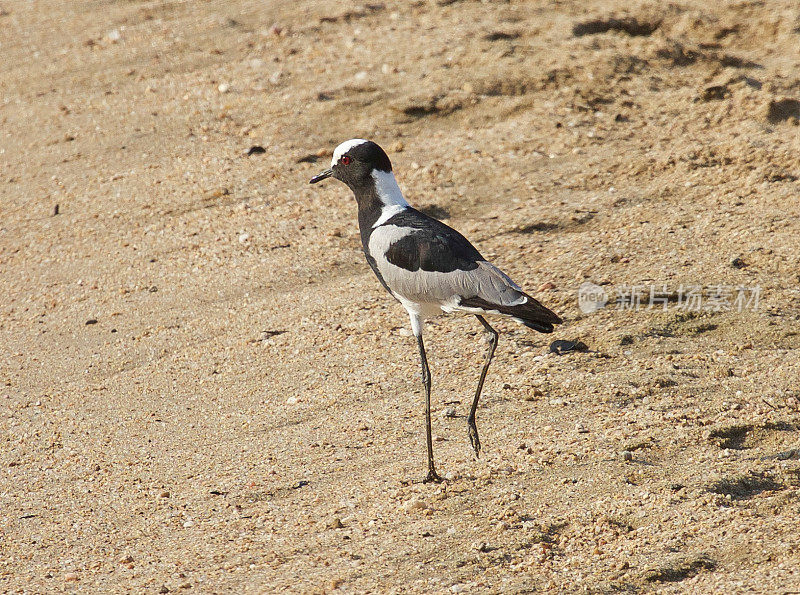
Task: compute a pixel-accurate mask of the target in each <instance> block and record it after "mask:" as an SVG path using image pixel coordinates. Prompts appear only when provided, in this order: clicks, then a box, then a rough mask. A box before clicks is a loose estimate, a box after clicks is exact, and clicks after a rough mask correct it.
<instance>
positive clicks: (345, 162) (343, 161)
mask: <svg viewBox="0 0 800 595" xmlns="http://www.w3.org/2000/svg"><path fill="white" fill-rule="evenodd" d="M351 161H352V159H351V158H350V157H348V156H347V155H345V156H344V157H342V158H341V159H340V160H339V163H341V164H342V165H350V162H351Z"/></svg>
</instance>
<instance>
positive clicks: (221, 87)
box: [217, 83, 231, 93]
mask: <svg viewBox="0 0 800 595" xmlns="http://www.w3.org/2000/svg"><path fill="white" fill-rule="evenodd" d="M230 90H231V86H230V85H229V84H228V83H220V85H219V87H217V91H219V92H220V93H227V92H228V91H230Z"/></svg>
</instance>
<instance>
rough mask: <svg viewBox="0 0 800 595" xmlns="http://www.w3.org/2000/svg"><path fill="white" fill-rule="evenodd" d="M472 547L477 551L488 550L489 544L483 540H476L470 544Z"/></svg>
mask: <svg viewBox="0 0 800 595" xmlns="http://www.w3.org/2000/svg"><path fill="white" fill-rule="evenodd" d="M472 549H474V550H476V551H478V552H488V551H489V544H488V543H486V542H485V541H476V542H475V543H473V544H472Z"/></svg>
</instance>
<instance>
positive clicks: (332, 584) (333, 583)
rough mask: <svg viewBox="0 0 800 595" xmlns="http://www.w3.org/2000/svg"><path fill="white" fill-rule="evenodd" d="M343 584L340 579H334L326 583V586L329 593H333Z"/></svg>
mask: <svg viewBox="0 0 800 595" xmlns="http://www.w3.org/2000/svg"><path fill="white" fill-rule="evenodd" d="M343 582H344V581H343V580H342V579H340V578H335V579H332V580H331V581H330V582H329V583H328V586H329V587H330V589H331V591H335V590H336V589H338V588H339V587H340V586H341V585H342V583H343Z"/></svg>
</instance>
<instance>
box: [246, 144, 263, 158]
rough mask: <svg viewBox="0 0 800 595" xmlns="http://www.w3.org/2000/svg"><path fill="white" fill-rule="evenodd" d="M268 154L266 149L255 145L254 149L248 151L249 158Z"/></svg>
mask: <svg viewBox="0 0 800 595" xmlns="http://www.w3.org/2000/svg"><path fill="white" fill-rule="evenodd" d="M266 152H267V150H266V149H265V148H264V147H262V146H260V145H253V146H252V147H250V148H249V149H247V155H248V157H249V156H250V155H261V154H262V153H266Z"/></svg>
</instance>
